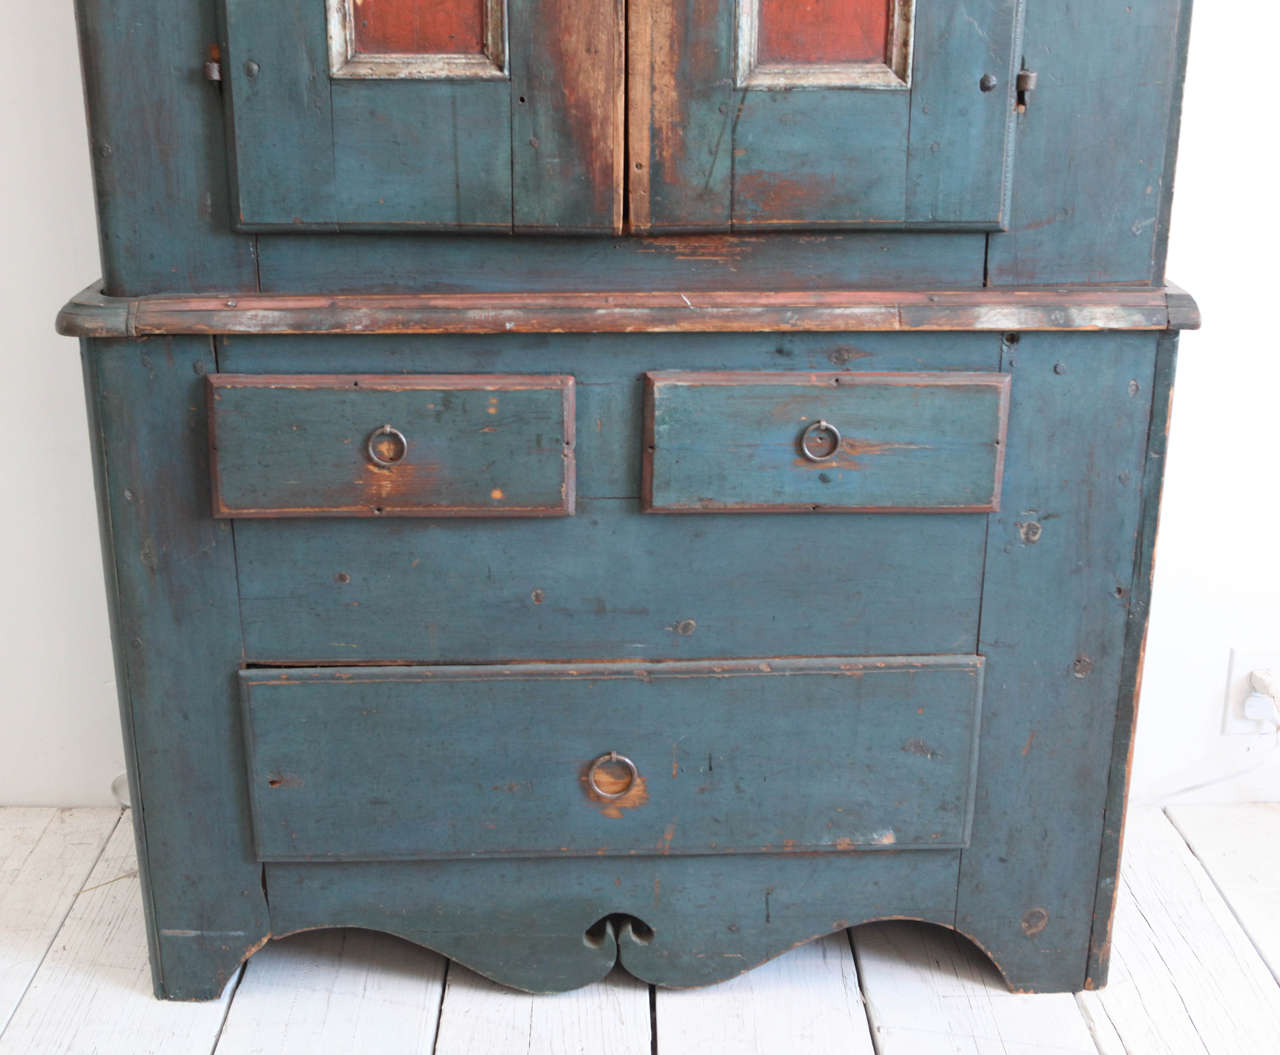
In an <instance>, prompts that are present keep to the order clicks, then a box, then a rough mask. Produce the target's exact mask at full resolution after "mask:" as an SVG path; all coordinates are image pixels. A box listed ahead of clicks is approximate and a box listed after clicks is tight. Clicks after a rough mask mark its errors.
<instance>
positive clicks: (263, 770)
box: [241, 656, 983, 861]
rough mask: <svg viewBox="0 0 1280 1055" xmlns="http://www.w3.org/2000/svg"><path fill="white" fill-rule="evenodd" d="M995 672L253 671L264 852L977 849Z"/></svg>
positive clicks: (249, 684)
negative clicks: (980, 739)
mask: <svg viewBox="0 0 1280 1055" xmlns="http://www.w3.org/2000/svg"><path fill="white" fill-rule="evenodd" d="M982 664H983V661H982V659H981V657H977V656H934V657H907V658H901V657H898V658H866V657H862V658H826V659H774V660H751V661H746V660H736V661H718V662H709V661H702V662H670V663H631V664H621V663H581V664H574V665H552V664H529V665H524V666H519V665H517V666H505V667H496V666H487V667H485V666H477V667H399V668H397V667H391V668H368V667H347V668H330V669H324V668H310V669H292V670H280V669H256V670H246V671H244V672H242V674H241V679H242V682H243V693H244V694H243V699H244V708H245V728H246V730H247V740H248V754H249V782H250V797H251V800H252V807H253V823H254V830H255V834H256V840H257V848H258V855H259V857H260V858H261V859H262V860H265V861H291V860H323V859H347V860H392V859H428V858H451V857H498V856H560V855H570V856H599V855H634V854H666V853H673V854H730V853H761V852H801V851H804V852H814V851H841V850H883V849H894V850H908V849H942V848H956V847H961V846H964V845H965V844H966V842H967V839H968V831H969V825H970V814H971V799H972V785H973V777H974V772H975V765H976V753H977V733H978V714H979V707H980V700H981V684H982Z"/></svg>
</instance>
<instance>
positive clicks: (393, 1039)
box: [217, 930, 446, 1055]
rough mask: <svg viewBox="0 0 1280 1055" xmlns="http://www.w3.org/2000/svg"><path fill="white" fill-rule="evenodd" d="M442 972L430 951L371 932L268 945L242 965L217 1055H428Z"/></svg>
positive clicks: (330, 933) (328, 933)
mask: <svg viewBox="0 0 1280 1055" xmlns="http://www.w3.org/2000/svg"><path fill="white" fill-rule="evenodd" d="M445 963H446V961H445V959H444V958H443V957H441V956H439V955H437V954H436V953H434V952H431V951H430V950H427V949H423V948H420V947H419V946H417V945H411V944H410V943H409V942H406V941H401V940H400V939H399V938H393V937H391V936H390V935H388V934H377V933H374V932H373V931H365V930H322V931H313V932H310V933H307V934H296V935H294V936H293V937H290V938H284V939H283V940H281V941H278V942H272V943H271V944H270V945H268V946H267V947H266V948H265V949H262V950H261V951H259V952H257V953H255V954H254V956H253V957H252V958H251V959H250V960H249V962H248V963H247V964H245V967H244V976H243V977H242V978H241V980H240V987H239V988H238V989H237V990H236V994H235V1000H234V1002H233V1004H232V1006H231V1010H230V1012H228V1014H227V1021H226V1025H225V1026H224V1027H223V1030H222V1037H221V1039H220V1040H219V1042H218V1047H217V1053H218V1055H348V1053H355V1052H370V1053H380V1052H396V1053H406V1055H408V1053H415V1055H416V1053H419V1052H421V1053H424V1055H429V1053H430V1052H431V1050H432V1047H433V1045H434V1044H435V1036H436V1023H437V1021H438V1020H439V1016H440V998H441V996H442V994H443V992H444V970H445Z"/></svg>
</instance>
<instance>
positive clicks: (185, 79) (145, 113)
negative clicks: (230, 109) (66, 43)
mask: <svg viewBox="0 0 1280 1055" xmlns="http://www.w3.org/2000/svg"><path fill="white" fill-rule="evenodd" d="M76 9H77V16H78V22H79V29H80V47H81V56H82V61H83V63H84V79H85V91H86V98H87V100H88V103H87V105H88V111H89V136H90V144H91V148H92V154H93V166H94V180H95V186H96V191H97V199H98V215H99V222H100V225H101V239H102V261H103V267H104V269H105V274H106V290H107V292H108V293H110V294H112V295H113V296H132V295H136V294H141V293H155V292H162V291H165V290H188V291H204V290H220V289H252V288H254V286H255V284H256V280H255V261H254V257H253V243H252V241H251V240H250V239H249V238H246V237H244V236H242V235H237V234H234V233H232V232H231V230H230V224H229V219H230V209H229V205H228V199H227V164H226V155H225V148H224V138H223V130H222V100H221V97H220V93H219V90H218V87H217V86H216V85H215V84H212V83H210V82H209V81H207V80H205V79H204V74H203V65H204V62H205V60H206V59H207V58H208V57H209V54H210V50H209V49H210V47H211V46H212V45H213V43H214V42H215V41H216V40H217V36H216V33H215V29H214V13H213V3H212V0H194V2H191V3H183V4H155V3H152V2H150V0H114V2H108V0H77V4H76Z"/></svg>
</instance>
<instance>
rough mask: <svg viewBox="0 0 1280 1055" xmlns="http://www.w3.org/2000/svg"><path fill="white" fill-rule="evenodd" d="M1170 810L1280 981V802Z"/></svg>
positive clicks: (1180, 807)
mask: <svg viewBox="0 0 1280 1055" xmlns="http://www.w3.org/2000/svg"><path fill="white" fill-rule="evenodd" d="M1168 812H1169V817H1170V818H1171V819H1172V821H1173V823H1174V825H1175V826H1176V827H1177V828H1178V830H1179V831H1180V832H1181V833H1182V836H1183V838H1184V839H1186V841H1187V843H1188V845H1190V847H1191V850H1192V852H1193V853H1195V855H1196V857H1198V858H1199V859H1200V863H1201V864H1202V865H1204V867H1205V869H1206V870H1207V871H1208V872H1209V874H1210V876H1212V877H1213V882H1214V885H1215V886H1216V887H1217V888H1218V891H1219V892H1220V893H1221V894H1222V896H1223V897H1224V898H1225V899H1226V901H1227V903H1228V904H1229V905H1230V906H1231V910H1232V912H1233V913H1235V917H1236V919H1238V920H1239V921H1240V924H1241V925H1242V926H1243V927H1244V929H1245V930H1246V931H1247V932H1248V934H1249V937H1250V939H1251V940H1252V941H1253V944H1254V946H1255V947H1256V948H1257V950H1258V952H1259V953H1261V955H1262V958H1263V959H1264V960H1265V961H1266V962H1267V966H1268V967H1270V968H1271V974H1272V976H1273V977H1275V978H1276V979H1277V980H1280V803H1276V802H1258V803H1251V804H1247V805H1242V806H1230V807H1226V808H1224V807H1222V806H1177V807H1173V808H1170V810H1169V811H1168ZM1277 1049H1280V1043H1278V1044H1277Z"/></svg>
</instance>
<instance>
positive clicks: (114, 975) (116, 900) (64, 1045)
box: [0, 820, 234, 1055]
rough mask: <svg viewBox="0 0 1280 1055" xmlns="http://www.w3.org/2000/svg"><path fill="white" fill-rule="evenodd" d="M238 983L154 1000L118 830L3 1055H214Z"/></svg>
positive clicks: (10, 1030) (15, 1021) (130, 868)
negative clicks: (194, 998) (218, 995)
mask: <svg viewBox="0 0 1280 1055" xmlns="http://www.w3.org/2000/svg"><path fill="white" fill-rule="evenodd" d="M233 989H234V982H233V983H232V984H230V985H228V986H227V989H226V991H225V992H224V993H223V995H222V999H221V1000H217V1001H212V1002H210V1003H206V1004H181V1003H173V1002H170V1001H162V1000H156V999H155V997H153V996H152V995H151V971H150V968H149V967H148V966H147V939H146V934H145V932H144V930H143V922H142V902H141V899H140V898H139V895H138V867H137V861H136V858H135V856H134V849H133V832H132V831H131V830H130V828H129V824H128V822H127V820H126V822H124V823H121V824H118V825H116V828H115V831H114V832H112V834H111V838H110V840H109V841H108V843H107V846H106V849H105V850H103V852H102V856H101V857H100V858H99V859H98V863H97V865H96V866H95V867H94V869H93V872H92V874H91V875H90V876H89V879H88V882H87V883H85V885H84V888H83V889H82V890H81V891H80V893H79V895H78V896H77V897H76V899H75V903H74V904H73V905H72V906H71V912H70V913H69V914H68V916H67V919H66V921H65V922H64V923H63V924H62V929H61V930H59V931H58V935H57V938H56V939H55V941H54V943H53V946H52V948H50V950H49V952H48V955H46V956H45V958H44V962H43V963H42V964H41V965H40V969H39V970H38V971H37V972H36V976H35V978H34V979H33V981H32V983H31V987H30V988H29V989H28V990H27V993H26V996H24V997H23V999H22V1002H21V1003H20V1004H19V1005H18V1009H17V1011H16V1012H14V1015H13V1017H12V1018H11V1019H10V1020H9V1025H8V1027H7V1028H6V1029H5V1031H4V1033H2V1034H0V1053H3V1055H54V1053H58V1055H61V1053H74V1055H81V1053H86V1055H99V1053H101V1055H107V1053H112V1055H115V1053H121V1055H123V1053H128V1055H152V1053H154V1055H188V1053H191V1055H195V1053H197V1052H198V1053H200V1055H208V1053H209V1052H211V1051H212V1050H213V1045H214V1041H215V1040H216V1038H217V1036H218V1030H219V1029H220V1028H221V1026H222V1017H223V1014H224V1013H225V1012H226V1007H227V1002H228V1001H229V1000H230V998H231V993H232V990H233Z"/></svg>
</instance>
